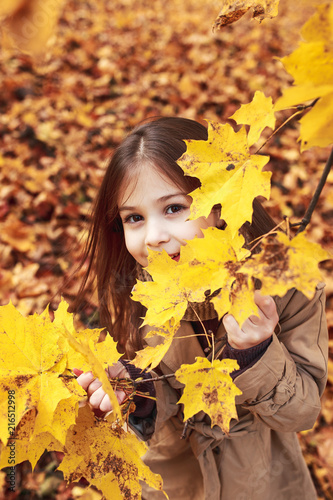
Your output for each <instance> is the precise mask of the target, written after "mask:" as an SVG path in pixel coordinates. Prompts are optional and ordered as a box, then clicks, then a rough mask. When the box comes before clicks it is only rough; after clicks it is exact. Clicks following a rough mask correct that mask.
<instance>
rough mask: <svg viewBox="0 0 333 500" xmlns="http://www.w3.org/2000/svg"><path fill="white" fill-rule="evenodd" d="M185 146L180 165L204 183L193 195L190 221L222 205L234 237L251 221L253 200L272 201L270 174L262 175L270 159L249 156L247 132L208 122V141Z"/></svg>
mask: <svg viewBox="0 0 333 500" xmlns="http://www.w3.org/2000/svg"><path fill="white" fill-rule="evenodd" d="M185 142H186V145H187V151H186V152H185V153H184V154H183V155H182V157H181V158H180V159H179V160H178V162H177V163H178V165H179V166H180V167H181V168H182V169H183V170H184V173H185V174H186V175H189V176H193V177H197V178H199V180H200V182H201V186H200V187H199V188H197V189H195V190H194V191H193V192H191V193H190V195H191V197H192V198H193V202H192V204H191V217H192V218H193V219H195V218H197V217H200V216H205V217H208V215H209V214H210V211H211V209H212V207H213V206H214V205H216V204H218V203H221V205H222V213H221V217H222V219H224V220H225V222H226V223H227V224H228V226H229V228H231V231H232V234H233V235H235V234H236V233H237V231H238V229H239V228H240V227H241V226H242V225H243V224H244V222H246V221H249V222H251V221H252V212H253V208H252V203H253V199H254V198H255V197H256V196H263V197H265V198H269V195H270V177H271V174H270V172H262V169H263V167H264V166H265V165H266V163H267V162H268V160H269V157H267V156H261V155H250V153H249V149H248V144H247V135H246V130H245V128H244V127H243V128H241V129H240V130H239V131H238V132H235V131H234V130H233V128H232V127H231V126H230V125H229V124H225V125H222V124H219V123H214V122H208V140H207V141H196V140H188V141H185ZM230 201H231V203H230Z"/></svg>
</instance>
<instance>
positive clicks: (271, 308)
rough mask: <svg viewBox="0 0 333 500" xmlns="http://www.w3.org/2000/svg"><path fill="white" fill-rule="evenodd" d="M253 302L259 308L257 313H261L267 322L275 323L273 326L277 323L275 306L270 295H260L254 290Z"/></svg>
mask: <svg viewBox="0 0 333 500" xmlns="http://www.w3.org/2000/svg"><path fill="white" fill-rule="evenodd" d="M254 301H255V303H256V304H257V306H258V308H259V313H260V311H261V312H262V313H263V314H264V316H265V317H266V318H267V319H268V320H272V321H275V324H276V323H277V322H278V320H279V317H278V313H277V310H276V304H275V302H274V300H273V298H272V297H271V296H270V295H261V293H260V292H259V290H256V291H255V292H254Z"/></svg>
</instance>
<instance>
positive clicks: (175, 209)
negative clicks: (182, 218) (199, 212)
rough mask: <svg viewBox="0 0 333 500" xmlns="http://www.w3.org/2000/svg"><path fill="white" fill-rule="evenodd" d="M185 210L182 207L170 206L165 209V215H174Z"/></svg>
mask: <svg viewBox="0 0 333 500" xmlns="http://www.w3.org/2000/svg"><path fill="white" fill-rule="evenodd" d="M184 209H186V207H184V205H170V206H169V207H168V208H167V209H166V213H167V214H176V213H177V212H181V211H182V210H184Z"/></svg>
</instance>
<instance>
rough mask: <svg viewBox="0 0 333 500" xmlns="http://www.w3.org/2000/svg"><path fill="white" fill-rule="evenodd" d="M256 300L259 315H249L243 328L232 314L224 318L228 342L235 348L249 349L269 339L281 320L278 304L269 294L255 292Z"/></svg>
mask: <svg viewBox="0 0 333 500" xmlns="http://www.w3.org/2000/svg"><path fill="white" fill-rule="evenodd" d="M254 301H255V303H256V304H257V306H258V309H259V317H258V316H249V317H248V318H247V320H246V321H244V323H243V325H242V328H240V327H239V324H238V323H237V321H236V320H235V318H234V317H233V316H232V315H231V314H227V315H226V316H224V318H223V324H224V328H225V329H226V332H227V334H228V343H229V345H230V346H231V347H233V348H234V349H248V348H250V347H254V346H256V345H258V344H260V343H261V342H263V341H264V340H266V339H268V338H269V337H270V336H271V335H272V334H273V332H274V329H275V327H276V325H277V323H278V321H279V316H278V313H277V310H276V305H275V302H274V300H273V299H272V297H270V296H269V295H261V294H260V292H259V290H256V291H255V292H254Z"/></svg>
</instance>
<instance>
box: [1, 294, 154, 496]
mask: <svg viewBox="0 0 333 500" xmlns="http://www.w3.org/2000/svg"><path fill="white" fill-rule="evenodd" d="M67 309H68V304H67V303H66V302H65V301H64V300H62V301H61V303H60V305H59V308H58V309H57V310H56V311H55V313H54V320H53V321H51V319H50V314H49V311H48V308H46V309H45V311H44V312H43V313H42V314H40V315H38V314H34V315H32V316H28V317H26V318H25V317H23V316H22V315H21V314H20V313H19V312H18V311H17V310H16V308H15V307H14V306H13V305H12V304H11V303H9V304H8V305H6V306H2V307H0V346H1V355H0V377H1V382H0V389H1V391H0V394H1V398H0V412H1V419H0V421H1V427H0V438H1V443H0V450H1V453H0V467H6V466H8V463H11V464H13V463H14V462H15V464H16V463H20V462H22V461H24V460H29V461H30V463H31V464H32V467H33V468H34V467H35V466H36V463H37V461H38V459H39V458H40V457H41V455H42V454H43V453H44V450H45V449H47V450H56V451H60V452H62V453H63V454H64V461H63V463H62V465H61V470H63V472H64V474H65V478H68V480H70V481H74V480H75V479H80V478H81V477H85V478H86V479H87V480H88V481H89V482H90V484H94V485H95V486H97V487H98V488H99V489H101V491H102V492H103V494H104V495H105V497H106V498H109V499H111V498H112V499H114V498H119V499H120V498H123V497H126V495H130V496H131V498H133V499H135V498H140V491H141V486H140V484H139V481H140V480H145V481H146V482H148V484H150V485H151V486H153V487H156V488H158V489H162V483H161V479H160V477H159V476H158V475H155V474H153V473H152V472H151V471H150V470H149V469H148V467H146V466H145V465H144V464H143V462H142V461H141V458H140V457H141V456H142V455H143V454H144V453H145V452H146V447H145V445H143V444H142V443H140V442H139V441H138V439H137V438H136V437H135V436H133V435H131V434H129V433H126V432H125V431H124V430H123V429H122V426H123V425H124V417H123V414H122V411H121V409H120V407H119V404H118V401H117V398H116V396H115V393H114V387H116V386H118V387H119V384H121V383H122V382H121V381H118V380H116V379H115V380H111V382H110V381H109V379H108V377H107V375H106V372H105V368H107V367H108V366H109V365H112V364H113V363H115V362H117V361H118V359H119V358H120V354H119V353H118V351H117V345H116V342H114V341H113V339H112V338H111V337H110V336H107V337H106V339H105V340H104V341H103V342H98V339H99V337H100V333H101V330H100V329H94V330H83V331H81V332H80V333H78V332H76V331H75V329H74V326H73V315H72V314H70V313H68V311H67ZM74 367H78V368H79V369H81V370H83V371H88V370H91V371H92V372H93V374H94V375H95V376H96V377H98V378H99V379H100V380H101V381H102V384H103V389H104V390H105V392H106V393H107V394H108V395H109V397H110V399H111V401H112V405H113V411H112V412H111V413H110V415H109V416H108V419H107V420H105V421H104V420H98V419H96V418H95V416H94V414H93V413H92V410H91V409H90V407H89V406H87V405H86V406H84V407H83V408H81V409H80V410H79V405H80V403H82V402H83V401H84V399H85V391H84V390H83V389H82V388H81V387H80V386H79V385H78V383H77V382H76V380H75V377H74V376H73V375H72V372H71V370H72V369H73V368H74ZM124 389H125V387H124ZM125 390H126V389H125ZM127 390H128V392H129V393H130V391H129V388H127ZM8 391H10V394H13V393H14V396H13V397H12V399H11V404H12V405H13V407H14V410H15V412H13V413H12V414H11V415H14V414H15V418H14V420H13V422H12V423H8V419H7V412H8V404H9V400H8V397H9V396H8V394H9V393H8ZM12 391H13V392H12ZM132 392H133V393H134V392H135V389H134V387H133V390H132ZM129 396H131V395H130V394H129ZM129 399H130V397H129ZM125 413H127V409H126V411H125ZM10 422H11V421H10ZM83 434H84V435H85V439H82V435H83ZM13 446H14V448H15V454H13V453H12V454H11V450H12V449H13ZM92 464H94V466H92ZM98 471H99V472H98Z"/></svg>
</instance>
